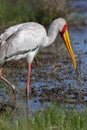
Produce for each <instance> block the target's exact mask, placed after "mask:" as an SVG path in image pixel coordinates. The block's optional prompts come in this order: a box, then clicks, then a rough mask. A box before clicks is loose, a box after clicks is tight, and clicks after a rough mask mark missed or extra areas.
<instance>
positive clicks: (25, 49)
mask: <svg viewBox="0 0 87 130" xmlns="http://www.w3.org/2000/svg"><path fill="white" fill-rule="evenodd" d="M66 31H67V27H66V21H65V20H64V19H63V18H59V19H56V20H54V21H53V22H52V23H51V25H50V27H49V29H48V33H47V32H46V29H45V28H44V27H43V26H42V25H40V24H38V23H34V22H28V23H22V24H19V25H15V26H12V27H10V28H8V29H6V30H5V32H4V33H2V34H1V35H0V64H1V67H0V78H1V79H3V76H2V73H1V72H2V65H3V64H4V62H5V61H9V60H19V59H21V58H24V57H25V58H26V59H27V62H28V65H29V66H28V78H27V87H26V88H27V93H29V84H30V83H29V79H30V68H31V67H30V65H31V63H32V61H33V59H34V57H35V55H36V53H37V52H38V50H39V48H40V47H46V46H48V45H50V44H52V43H53V42H54V40H55V39H56V36H57V34H58V32H60V33H61V34H62V37H63V39H64V42H65V43H66V44H67V43H68V45H66V47H67V49H68V51H69V53H70V56H71V58H72V61H73V64H74V67H75V65H76V63H75V59H74V54H73V51H72V48H71V45H70V41H69V38H68V33H67V34H66V35H67V36H65V32H66ZM65 37H66V38H65ZM3 80H4V81H6V82H7V83H8V84H10V85H11V86H12V84H11V83H10V82H9V81H7V80H6V79H3ZM13 89H14V88H13Z"/></svg>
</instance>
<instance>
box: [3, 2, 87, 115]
mask: <svg viewBox="0 0 87 130" xmlns="http://www.w3.org/2000/svg"><path fill="white" fill-rule="evenodd" d="M71 3H72V4H71ZM71 3H70V2H69V5H70V8H71V9H72V13H73V10H75V13H77V15H79V14H80V15H81V17H83V18H84V20H85V23H86V19H87V0H83V1H82V0H79V2H78V0H73V1H72V2H71ZM70 15H71V14H70ZM69 17H70V16H69ZM71 18H72V16H71ZM77 21H78V19H77ZM73 22H74V21H73ZM69 33H70V39H71V42H72V46H73V49H74V53H75V56H76V60H77V72H75V70H74V68H73V66H72V64H71V60H70V58H69V56H68V53H67V51H66V50H65V49H64V46H63V47H62V49H61V50H60V51H59V49H58V48H57V47H58V45H59V44H58V43H56V44H55V45H52V46H50V47H48V48H45V49H44V50H43V51H42V54H41V55H40V56H38V58H36V59H37V64H36V62H35V61H34V62H33V65H32V71H31V88H34V89H35V91H36V93H37V94H36V96H34V97H32V96H31V98H30V100H29V101H28V102H27V105H28V106H27V105H26V98H25V93H24V92H23V95H21V93H19V91H24V90H25V86H26V80H25V77H26V73H27V68H26V69H25V65H24V68H22V69H21V70H20V71H19V70H18V72H17V69H13V68H10V69H11V71H13V72H12V73H10V72H8V75H7V76H8V77H9V80H11V81H12V82H14V84H15V86H16V89H17V94H16V97H17V99H16V109H17V113H18V112H19V111H20V108H23V112H24V113H25V114H26V108H27V107H28V110H29V112H30V113H32V112H34V111H36V110H38V109H43V108H44V107H45V106H47V105H49V104H50V102H49V101H43V102H41V100H40V98H41V97H40V96H39V95H40V94H41V92H42V91H43V89H44V88H45V89H48V88H63V90H62V93H65V92H67V91H68V90H69V88H75V90H85V92H86V91H87V72H86V70H87V60H86V57H87V26H86V25H85V26H80V25H79V21H78V26H77V27H70V28H69ZM58 42H59V43H61V40H60V41H58ZM19 68H20V67H19ZM19 72H20V73H22V75H21V74H19ZM23 74H24V75H23ZM14 79H15V81H14ZM16 83H17V84H16ZM0 95H1V96H2V95H3V97H4V99H5V98H6V101H5V102H8V101H9V100H10V99H9V97H7V95H6V93H5V92H3V94H2V93H0ZM32 95H33V94H32ZM71 96H72V97H74V96H75V95H73V94H71ZM83 98H84V100H85V101H87V95H85V96H84V97H83ZM4 99H2V101H3V100H4ZM12 100H13V98H12ZM72 106H74V107H76V109H77V108H79V109H82V107H83V105H82V104H77V105H75V104H72V105H71V107H72ZM66 107H67V105H66Z"/></svg>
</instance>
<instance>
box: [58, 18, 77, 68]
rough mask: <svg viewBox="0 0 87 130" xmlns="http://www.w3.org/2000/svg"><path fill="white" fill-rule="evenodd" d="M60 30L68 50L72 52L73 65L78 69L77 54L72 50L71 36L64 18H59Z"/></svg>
mask: <svg viewBox="0 0 87 130" xmlns="http://www.w3.org/2000/svg"><path fill="white" fill-rule="evenodd" d="M59 32H60V34H61V36H62V38H63V41H64V43H65V46H66V48H67V50H68V52H69V54H70V57H71V60H72V63H73V66H74V68H75V69H76V60H75V56H74V53H73V50H72V46H71V42H70V38H69V33H68V27H67V24H66V21H65V20H64V19H62V18H60V19H59Z"/></svg>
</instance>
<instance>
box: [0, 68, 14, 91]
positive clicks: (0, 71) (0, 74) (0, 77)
mask: <svg viewBox="0 0 87 130" xmlns="http://www.w3.org/2000/svg"><path fill="white" fill-rule="evenodd" d="M2 70H3V69H2V68H0V79H2V80H3V81H5V82H6V83H7V84H8V85H10V86H11V87H12V90H13V92H14V91H15V86H14V85H13V84H11V83H10V82H9V81H8V80H7V79H6V78H4V77H3V76H2Z"/></svg>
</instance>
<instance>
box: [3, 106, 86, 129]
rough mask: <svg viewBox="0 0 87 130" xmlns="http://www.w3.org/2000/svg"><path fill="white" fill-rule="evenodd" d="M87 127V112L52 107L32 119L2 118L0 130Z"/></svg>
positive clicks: (22, 117) (36, 114)
mask: <svg viewBox="0 0 87 130" xmlns="http://www.w3.org/2000/svg"><path fill="white" fill-rule="evenodd" d="M86 127H87V110H83V111H82V112H81V111H77V110H75V109H68V110H66V108H65V107H58V106H57V105H55V104H54V105H51V106H49V107H47V108H46V109H45V110H41V111H37V112H35V113H34V115H33V116H32V117H27V118H26V119H25V118H24V116H23V115H21V116H20V117H19V119H16V120H13V119H12V115H11V114H9V116H8V117H7V115H6V117H5V115H4V116H3V115H1V116H0V129H1V130H2V129H3V130H5V129H6V130H7V129H8V130H10V129H12V130H28V129H29V130H37V129H39V128H40V130H54V129H60V130H70V129H71V130H77V129H81V130H85V128H86Z"/></svg>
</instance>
